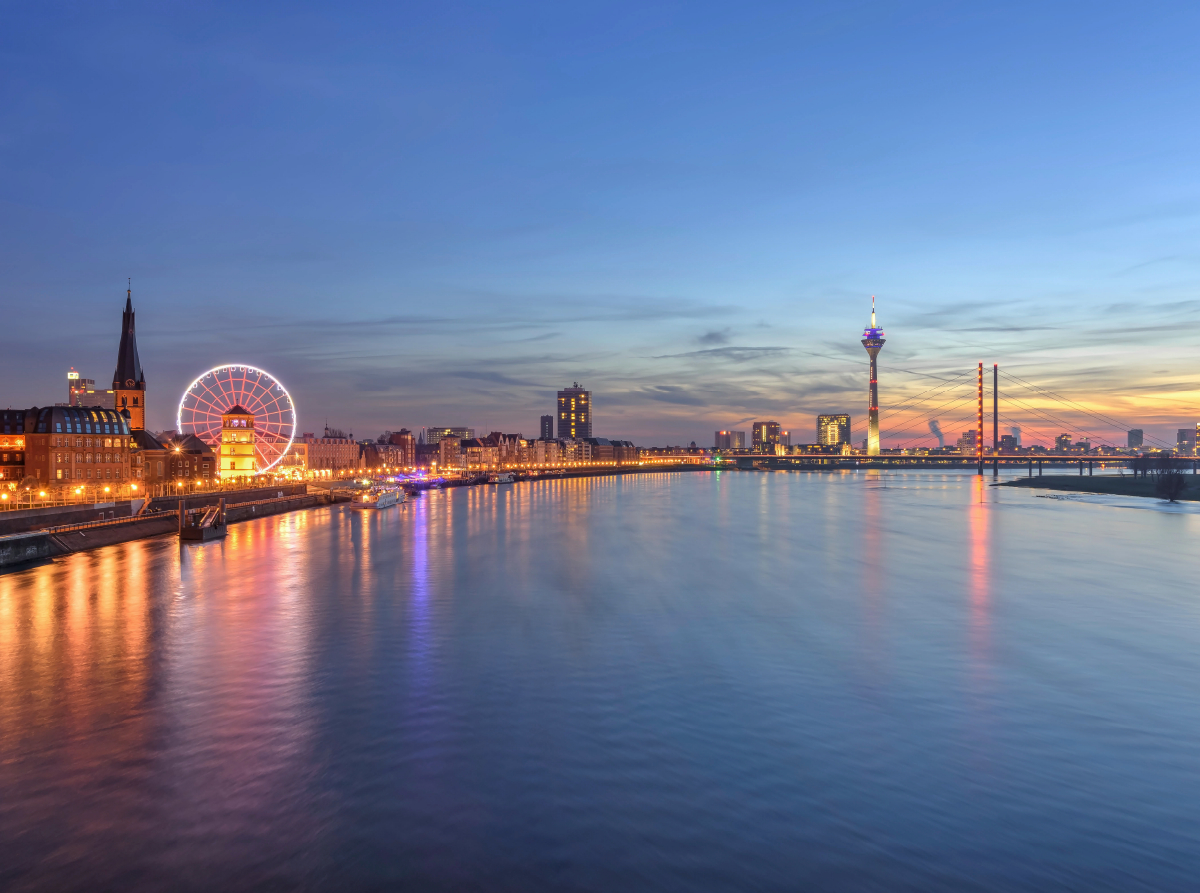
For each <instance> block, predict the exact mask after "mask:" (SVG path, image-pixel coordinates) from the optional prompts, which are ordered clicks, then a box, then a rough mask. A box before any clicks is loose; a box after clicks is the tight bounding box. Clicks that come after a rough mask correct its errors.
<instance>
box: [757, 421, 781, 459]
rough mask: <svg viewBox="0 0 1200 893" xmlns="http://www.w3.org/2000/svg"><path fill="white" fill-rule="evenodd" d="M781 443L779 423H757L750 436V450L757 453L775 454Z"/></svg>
mask: <svg viewBox="0 0 1200 893" xmlns="http://www.w3.org/2000/svg"><path fill="white" fill-rule="evenodd" d="M777 443H779V422H755V423H754V425H753V428H752V431H751V434H750V448H751V449H752V450H754V452H756V453H773V452H775V444H777Z"/></svg>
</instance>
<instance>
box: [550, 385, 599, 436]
mask: <svg viewBox="0 0 1200 893" xmlns="http://www.w3.org/2000/svg"><path fill="white" fill-rule="evenodd" d="M591 436H592V392H591V391H587V390H584V389H583V388H581V387H580V386H579V382H575V383H574V384H572V386H571V387H569V388H564V389H563V390H561V391H559V392H558V439H559V440H578V439H579V438H583V437H591Z"/></svg>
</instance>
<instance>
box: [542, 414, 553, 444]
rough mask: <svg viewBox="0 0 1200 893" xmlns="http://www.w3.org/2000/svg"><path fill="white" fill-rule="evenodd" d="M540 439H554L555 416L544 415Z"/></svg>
mask: <svg viewBox="0 0 1200 893" xmlns="http://www.w3.org/2000/svg"><path fill="white" fill-rule="evenodd" d="M539 439H540V440H553V439H554V416H552V415H544V416H542V433H541V435H540V436H539Z"/></svg>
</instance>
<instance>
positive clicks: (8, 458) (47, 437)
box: [0, 406, 135, 485]
mask: <svg viewBox="0 0 1200 893" xmlns="http://www.w3.org/2000/svg"><path fill="white" fill-rule="evenodd" d="M134 449H135V444H134V442H133V439H132V437H131V436H130V431H129V423H128V420H127V419H125V418H123V417H122V416H121V415H120V414H118V413H117V412H115V411H113V410H111V409H101V408H100V407H98V406H88V407H70V406H43V407H37V406H35V407H33V408H32V409H23V410H22V409H18V410H11V409H10V410H6V411H4V412H3V413H0V480H4V481H10V482H17V483H19V482H20V481H22V480H24V479H25V478H27V477H31V478H34V479H35V480H37V481H40V482H42V483H46V484H57V483H58V482H62V484H64V485H65V484H66V483H67V482H68V481H80V482H83V483H92V484H95V483H98V482H113V483H117V484H124V483H129V482H130V481H131V479H132V477H133V475H132V473H131V453H132V451H133V450H134Z"/></svg>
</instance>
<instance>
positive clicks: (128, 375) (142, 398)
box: [113, 281, 146, 431]
mask: <svg viewBox="0 0 1200 893" xmlns="http://www.w3.org/2000/svg"><path fill="white" fill-rule="evenodd" d="M113 399H114V401H115V403H116V409H117V411H118V412H119V413H121V414H122V415H124V416H125V417H126V418H127V419H129V427H130V429H131V430H133V431H140V430H142V429H143V428H145V419H146V375H145V373H143V372H142V361H141V359H140V358H139V357H138V349H137V334H136V333H135V332H134V312H133V283H132V281H131V282H130V283H129V287H128V288H127V289H126V291H125V312H124V313H122V314H121V346H120V348H118V350H117V368H116V370H115V371H114V372H113Z"/></svg>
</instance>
